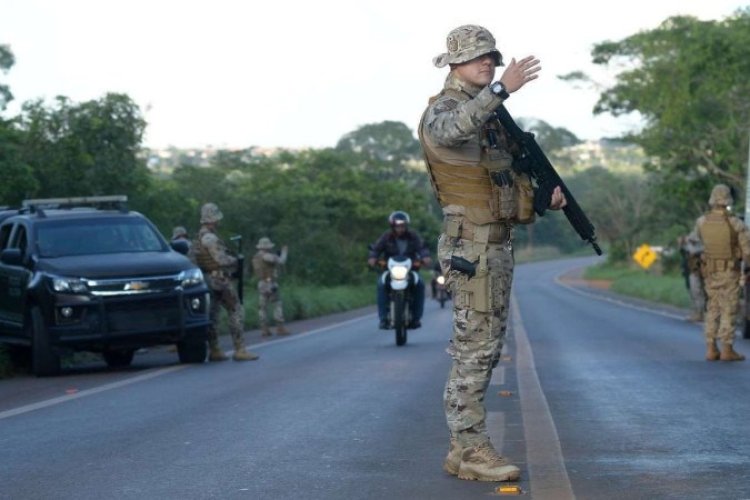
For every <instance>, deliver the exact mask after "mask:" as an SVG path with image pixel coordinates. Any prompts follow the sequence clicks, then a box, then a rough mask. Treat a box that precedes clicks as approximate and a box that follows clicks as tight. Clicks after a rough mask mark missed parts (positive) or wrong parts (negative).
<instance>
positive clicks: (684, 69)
mask: <svg viewBox="0 0 750 500" xmlns="http://www.w3.org/2000/svg"><path fill="white" fill-rule="evenodd" d="M592 56H593V61H594V63H596V64H599V65H604V66H608V65H609V66H610V67H611V66H615V65H618V67H621V68H625V69H624V70H622V71H620V72H619V74H617V82H616V84H615V85H614V86H612V87H611V88H608V89H606V90H605V91H604V92H603V93H602V94H601V96H600V99H599V101H598V103H597V105H596V107H595V109H594V112H595V113H610V114H612V115H615V116H618V115H622V114H627V113H631V112H638V113H640V115H641V116H642V117H643V118H644V123H645V125H644V127H643V129H642V130H640V131H638V132H634V133H632V135H631V137H630V138H631V139H632V140H633V141H635V142H636V143H637V144H639V145H641V146H642V147H643V148H644V150H645V152H646V154H647V155H648V156H650V157H652V158H654V160H653V161H652V162H651V163H650V164H649V165H648V166H649V168H650V169H652V170H656V171H660V172H663V173H664V177H663V180H664V181H667V182H669V188H668V189H663V190H662V194H663V195H665V196H670V197H672V198H673V199H679V200H681V201H678V203H685V200H694V199H701V200H702V199H703V198H705V196H706V190H705V189H706V186H707V185H709V186H710V184H712V183H714V182H716V181H720V182H725V183H728V184H731V185H733V186H735V187H736V188H738V192H740V193H744V192H745V189H744V187H745V160H746V154H747V151H748V132H749V131H750V100H748V98H747V96H748V95H750V8H745V9H744V10H739V11H737V13H735V14H734V15H733V16H731V17H729V18H727V19H725V20H723V21H700V20H698V19H696V18H693V17H683V16H679V17H671V18H669V19H667V20H665V21H664V22H663V23H662V24H661V25H660V26H659V27H658V28H656V29H654V30H650V31H644V32H640V33H638V34H635V35H632V36H629V37H627V38H625V39H623V40H620V41H616V42H611V41H610V42H604V43H600V44H597V45H596V46H595V47H594V49H593V52H592ZM579 76H580V75H579Z"/></svg>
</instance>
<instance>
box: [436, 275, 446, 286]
mask: <svg viewBox="0 0 750 500" xmlns="http://www.w3.org/2000/svg"><path fill="white" fill-rule="evenodd" d="M437 282H438V284H440V285H445V276H438V277H437Z"/></svg>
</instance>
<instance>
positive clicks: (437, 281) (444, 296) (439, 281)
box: [432, 274, 450, 309]
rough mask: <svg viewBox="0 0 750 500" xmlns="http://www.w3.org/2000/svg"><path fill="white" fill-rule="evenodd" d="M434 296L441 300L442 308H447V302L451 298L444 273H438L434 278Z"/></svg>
mask: <svg viewBox="0 0 750 500" xmlns="http://www.w3.org/2000/svg"><path fill="white" fill-rule="evenodd" d="M432 298H433V299H435V300H437V301H438V302H440V309H443V308H445V303H446V302H447V301H448V300H449V299H450V293H448V289H447V288H446V287H445V276H444V275H443V274H438V275H437V276H435V277H433V278H432Z"/></svg>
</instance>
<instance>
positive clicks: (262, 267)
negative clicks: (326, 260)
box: [253, 236, 289, 337]
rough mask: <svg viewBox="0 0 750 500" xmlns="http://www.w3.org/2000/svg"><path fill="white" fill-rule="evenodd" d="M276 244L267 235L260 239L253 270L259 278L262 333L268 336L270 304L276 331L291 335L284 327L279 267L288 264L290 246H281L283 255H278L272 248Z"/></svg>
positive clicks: (259, 313) (269, 333)
mask: <svg viewBox="0 0 750 500" xmlns="http://www.w3.org/2000/svg"><path fill="white" fill-rule="evenodd" d="M274 246H275V245H274V244H273V242H271V240H270V239H269V238H267V237H265V236H264V237H262V238H261V239H260V240H258V244H257V245H256V246H255V248H257V249H258V252H257V253H256V254H255V255H254V256H253V271H254V272H255V276H257V278H258V320H259V322H260V329H261V335H262V336H264V337H268V336H270V335H271V330H270V329H269V327H268V312H267V309H268V307H269V306H271V307H272V308H273V319H274V321H275V322H276V333H277V334H279V335H289V331H288V330H287V329H286V328H284V308H283V305H282V303H281V295H280V294H279V283H278V279H279V267H280V266H283V265H284V264H286V256H287V251H288V248H287V246H286V245H284V246H283V247H281V255H277V254H275V253H274V252H272V251H271V250H272V249H273V247H274Z"/></svg>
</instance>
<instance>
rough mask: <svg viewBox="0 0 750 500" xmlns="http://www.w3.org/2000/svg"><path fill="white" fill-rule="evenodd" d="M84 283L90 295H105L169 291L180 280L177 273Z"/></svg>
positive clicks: (175, 286)
mask: <svg viewBox="0 0 750 500" xmlns="http://www.w3.org/2000/svg"><path fill="white" fill-rule="evenodd" d="M86 284H87V286H88V289H89V290H90V291H91V293H92V295H97V296H100V297H107V296H114V295H138V294H146V293H159V292H161V293H163V292H169V291H172V290H174V289H175V288H177V286H178V285H179V284H180V282H179V280H178V279H177V275H171V276H150V277H147V278H127V279H107V280H88V281H87V283H86Z"/></svg>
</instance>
